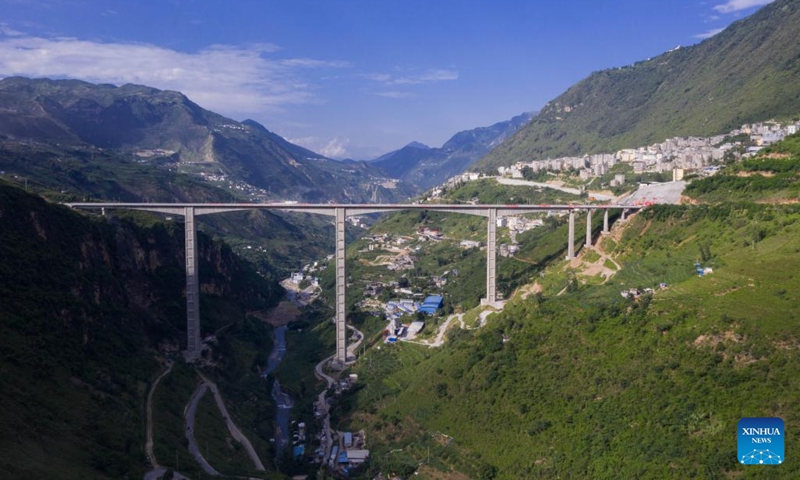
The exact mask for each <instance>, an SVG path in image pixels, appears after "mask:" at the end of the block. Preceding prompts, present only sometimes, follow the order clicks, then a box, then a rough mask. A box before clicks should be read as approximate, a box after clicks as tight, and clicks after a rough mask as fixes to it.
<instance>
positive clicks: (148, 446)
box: [144, 360, 173, 468]
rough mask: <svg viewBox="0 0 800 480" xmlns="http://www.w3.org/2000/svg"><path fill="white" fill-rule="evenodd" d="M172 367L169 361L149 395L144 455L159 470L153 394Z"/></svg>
mask: <svg viewBox="0 0 800 480" xmlns="http://www.w3.org/2000/svg"><path fill="white" fill-rule="evenodd" d="M172 365H173V364H172V361H170V360H167V369H166V370H164V371H163V372H161V375H159V376H158V378H156V379H155V381H154V382H153V386H152V387H150V393H148V394H147V409H146V410H147V438H146V439H145V443H144V453H145V455H146V456H147V460H149V461H150V465H152V467H153V468H158V467H159V466H160V465H159V464H158V460H156V456H155V454H154V453H153V394H154V393H155V391H156V387H158V382H160V381H161V379H162V378H164V377H165V376H166V375H167V374H168V373H169V372H171V371H172Z"/></svg>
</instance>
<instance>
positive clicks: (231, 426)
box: [198, 372, 265, 472]
mask: <svg viewBox="0 0 800 480" xmlns="http://www.w3.org/2000/svg"><path fill="white" fill-rule="evenodd" d="M198 374H199V375H200V377H201V378H202V379H203V380H204V381H205V383H206V384H208V386H209V388H211V392H212V393H213V394H214V400H216V402H217V408H219V411H220V413H222V418H224V419H225V424H226V425H227V426H228V431H229V432H230V433H231V436H232V437H233V438H234V439H236V441H237V442H239V443H241V444H242V446H243V447H244V448H245V450H246V451H247V455H248V456H249V457H250V460H252V461H253V466H254V467H255V469H256V470H258V471H259V472H263V471H264V470H265V469H264V464H263V463H261V459H260V458H258V455H257V454H256V449H255V448H253V444H251V443H250V440H249V439H248V438H247V437H246V436H245V435H244V434H243V433H242V431H241V430H239V427H237V426H236V424H235V423H233V419H232V418H231V415H230V414H229V413H228V409H227V408H226V407H225V402H223V401H222V395H220V394H219V389H218V388H217V384H216V383H214V382H212V381H210V380H209V379H207V378H206V377H205V376H204V375H203V374H202V373H199V372H198Z"/></svg>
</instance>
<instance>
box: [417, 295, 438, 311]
mask: <svg viewBox="0 0 800 480" xmlns="http://www.w3.org/2000/svg"><path fill="white" fill-rule="evenodd" d="M440 308H442V296H441V295H428V297H427V298H426V299H425V301H424V302H422V306H420V307H419V311H420V312H422V313H426V314H428V315H433V314H434V313H436V310H439V309H440Z"/></svg>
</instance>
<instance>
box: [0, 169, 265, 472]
mask: <svg viewBox="0 0 800 480" xmlns="http://www.w3.org/2000/svg"><path fill="white" fill-rule="evenodd" d="M0 218H1V219H2V225H3V227H2V228H0V352H2V359H3V360H2V362H0V376H2V379H3V380H2V381H3V388H0V412H1V414H0V432H2V433H1V434H0V468H2V470H3V472H4V473H3V477H4V478H11V479H21V478H63V479H89V478H91V479H94V478H141V477H142V474H143V472H144V470H145V468H146V460H145V458H144V453H143V443H144V400H145V396H146V393H147V389H148V386H149V384H150V382H151V381H152V380H153V379H154V378H155V376H156V374H157V373H158V371H159V369H160V368H161V366H160V365H159V362H158V361H157V360H156V357H157V355H158V354H157V350H156V348H157V346H159V348H161V349H162V352H161V355H163V354H164V352H163V349H164V346H165V345H173V346H174V348H175V349H177V348H180V347H181V345H182V343H183V344H185V331H186V323H185V322H186V320H185V311H186V307H185V299H184V295H183V289H184V287H185V273H184V268H183V243H184V240H183V229H182V227H181V226H180V225H174V224H164V223H160V222H154V223H151V224H150V225H147V226H141V225H139V226H137V225H136V224H134V223H133V222H132V221H130V220H124V219H119V218H115V219H110V220H108V221H106V220H105V219H100V218H96V217H95V218H90V217H87V216H84V215H79V214H77V213H75V212H71V211H69V210H68V209H66V208H64V207H59V206H53V205H49V204H47V203H46V202H45V201H44V200H42V199H41V198H39V197H37V196H34V195H31V194H27V193H25V192H24V191H22V190H21V189H19V188H17V187H14V186H10V185H8V184H7V183H5V182H0ZM198 246H199V255H198V257H199V261H200V273H201V275H200V281H201V287H200V290H201V292H202V294H201V305H202V330H203V334H206V333H210V332H214V331H216V330H218V329H219V328H221V327H223V326H225V325H230V326H229V327H228V328H227V329H226V330H225V331H226V332H227V333H226V334H225V335H224V336H221V341H220V345H223V344H224V346H225V347H227V348H222V347H220V348H218V354H219V355H218V356H217V357H216V358H215V359H216V363H217V367H216V369H215V370H210V371H208V373H209V374H210V375H213V376H215V377H217V378H220V380H218V382H220V385H221V388H224V389H226V390H227V391H228V393H229V395H230V397H232V398H236V399H237V402H238V399H239V398H240V397H241V396H244V398H245V399H246V400H247V402H249V403H247V404H246V405H249V406H250V407H248V408H254V409H258V410H260V411H262V412H268V411H270V410H268V409H269V408H270V406H271V399H270V397H269V392H267V391H266V388H262V389H261V390H258V389H254V388H252V385H248V388H247V389H246V391H245V392H240V391H238V390H237V388H236V385H242V386H240V387H239V388H242V387H243V385H244V384H245V383H246V381H247V380H248V378H249V379H250V380H252V379H255V380H258V379H259V377H258V375H257V374H256V373H255V372H254V371H253V370H252V369H251V368H252V366H253V364H254V363H258V362H261V363H262V364H263V361H265V359H266V355H267V353H268V349H269V331H268V330H267V329H266V328H265V326H264V325H263V324H262V323H261V322H256V321H253V320H250V319H248V318H246V316H245V312H246V311H248V310H257V309H261V308H264V307H266V306H270V305H273V304H275V303H276V301H277V299H278V297H279V290H280V289H279V288H278V286H277V285H276V283H275V282H274V281H270V280H266V279H264V278H262V277H261V276H259V275H257V274H256V273H255V271H254V269H253V267H252V266H250V265H249V264H247V263H244V262H242V261H241V260H240V259H238V258H237V257H236V256H235V255H233V254H232V252H231V250H230V248H229V247H227V246H226V245H224V244H221V243H215V242H212V241H211V240H210V239H209V237H208V236H206V235H204V234H202V233H201V234H199V236H198ZM259 347H260V348H259ZM183 348H185V345H184V347H183ZM178 370H180V369H179V368H178ZM183 371H184V372H185V371H188V379H189V382H190V383H189V385H190V386H189V389H190V390H191V389H192V388H193V384H194V383H195V382H196V376H195V374H194V373H193V372H191V370H188V369H184V370H183ZM175 375H178V374H177V373H176V374H175ZM182 378H184V379H185V378H187V377H186V374H183V377H182ZM175 383H176V382H173V377H169V376H168V377H167V378H166V379H165V381H164V382H162V384H161V385H162V387H161V391H162V392H164V394H165V396H166V398H167V399H170V400H169V402H171V403H169V405H171V406H175V404H176V403H177V404H179V405H177V406H175V407H174V408H175V410H176V411H177V412H178V413H177V414H176V416H175V417H170V416H169V414H168V412H167V411H165V410H164V409H162V410H159V412H158V413H159V418H162V419H163V418H169V419H170V422H167V421H163V422H160V423H159V425H158V429H157V433H160V432H162V431H163V430H165V429H167V430H168V429H169V428H171V426H175V428H176V429H177V430H176V431H175V432H173V437H172V438H175V439H176V440H175V443H174V444H164V443H163V442H162V443H160V444H157V445H156V446H157V448H159V449H161V450H160V451H162V452H163V451H166V452H168V454H167V456H166V458H164V455H162V457H161V458H162V461H163V460H168V459H170V458H175V457H174V456H175V450H176V448H179V447H180V448H181V451H184V448H183V447H182V446H181V444H180V440H181V438H182V435H183V428H184V427H183V424H182V421H181V418H182V417H181V412H182V408H183V406H184V405H185V399H183V398H182V397H181V396H180V395H178V394H177V390H174V388H175V387H177V385H174V384H175ZM223 385H224V386H223ZM181 401H183V403H182V404H181ZM240 405H245V402H244V401H242V403H241V404H239V403H236V402H234V403H233V405H231V407H230V408H231V410H232V411H238V412H242V411H243V410H242V407H240ZM263 415H264V416H266V415H267V414H266V413H264V414H263ZM173 420H175V421H174V422H173ZM248 427H250V425H248ZM253 427H255V425H253ZM248 431H252V429H251V428H248ZM271 433H272V432H271V428H270V427H269V426H264V431H259V434H261V435H266V438H267V439H268V438H269V435H270V434H271ZM263 443H266V440H263ZM184 455H185V454H184V453H182V454H181V456H182V458H184ZM181 461H182V462H183V463H182V465H184V468H186V469H187V471H189V472H194V468H195V467H193V466H192V465H189V462H188V461H187V460H186V459H184V460H181ZM170 465H172V463H170ZM187 465H188V466H187ZM193 476H194V475H193Z"/></svg>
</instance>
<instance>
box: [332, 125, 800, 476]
mask: <svg viewBox="0 0 800 480" xmlns="http://www.w3.org/2000/svg"><path fill="white" fill-rule="evenodd" d="M795 143H796V138H795V139H792V138H790V139H789V140H788V141H787V142H784V143H782V144H780V145H778V146H776V147H773V148H772V149H771V150H770V151H767V152H765V153H764V155H763V156H762V157H759V158H756V159H750V160H746V161H744V162H742V163H741V164H737V165H733V166H730V167H729V168H728V169H727V170H725V171H723V172H722V173H721V174H719V175H718V176H715V177H711V178H709V179H704V180H696V181H695V182H694V183H692V187H691V188H689V189H687V192H686V194H687V196H689V197H691V198H692V202H693V203H695V204H688V205H660V206H654V207H650V208H648V209H646V210H643V211H642V212H640V213H638V214H636V215H633V216H632V217H631V218H630V219H629V220H627V221H626V222H625V223H620V224H618V225H616V226H615V227H614V229H613V230H612V233H611V235H608V236H603V237H601V238H600V239H599V240H598V241H597V243H596V244H595V246H594V247H593V248H592V249H584V251H582V252H581V254H580V257H579V259H577V260H575V261H573V262H570V263H567V262H566V261H564V260H562V258H563V257H561V256H557V257H554V258H552V259H550V261H549V262H548V263H547V266H546V268H545V269H544V270H543V272H542V274H541V275H540V276H537V277H536V278H535V282H533V285H532V286H528V287H526V288H525V289H520V290H519V291H518V293H517V295H515V296H514V297H513V298H512V299H511V300H509V302H508V303H507V305H506V307H505V309H504V310H503V311H502V312H499V313H495V314H492V315H490V316H489V317H488V321H487V324H486V326H484V327H483V328H479V329H476V330H467V329H463V328H461V327H459V325H458V323H457V322H454V323H453V325H452V326H451V329H450V330H449V331H448V332H449V333H448V341H447V342H446V343H445V345H444V346H443V347H442V348H426V347H423V346H419V345H409V344H398V345H383V344H381V343H377V344H375V345H374V346H373V347H372V348H371V349H369V350H367V353H366V354H365V355H364V356H363V357H362V358H361V359H360V361H359V364H358V365H357V366H356V367H355V370H356V372H357V373H358V374H359V381H363V386H362V388H361V389H360V390H359V391H358V392H357V393H355V394H354V395H353V396H352V397H350V398H349V399H348V400H347V401H346V402H344V404H345V406H346V407H345V408H346V410H347V416H346V420H345V422H344V423H345V427H347V426H348V425H353V426H355V425H365V424H366V425H369V429H368V430H369V431H371V432H373V433H372V441H373V448H374V449H375V450H374V451H375V452H376V454H375V455H374V456H373V458H372V463H371V464H370V466H369V469H368V473H367V474H365V475H364V476H363V478H371V477H370V475H373V474H376V473H377V472H382V473H384V474H387V473H396V474H399V475H401V477H403V478H409V477H411V476H412V475H413V474H414V472H417V473H419V474H420V475H422V476H423V477H424V478H441V479H445V478H447V479H462V478H482V479H518V478H575V479H582V478H612V477H614V478H652V479H663V478H675V479H684V478H709V479H710V478H787V479H788V478H797V477H798V476H800V467H798V465H800V464H798V463H797V462H795V461H793V460H792V456H793V453H792V452H795V451H796V450H798V448H800V444H798V442H797V438H796V435H793V434H787V436H786V438H785V441H786V452H787V453H786V455H787V458H786V463H785V464H783V465H780V466H775V467H761V468H757V467H750V466H744V465H740V464H739V463H738V461H737V443H736V435H737V422H738V421H739V419H740V418H743V417H780V418H782V419H783V420H784V421H785V422H786V431H787V432H795V431H797V430H798V429H799V428H800V414H799V413H798V411H797V409H796V408H795V407H796V406H795V404H796V400H797V398H798V397H799V396H800V384H799V383H798V382H796V378H797V376H798V373H800V367H798V365H797V359H798V352H799V351H800V335H798V333H797V332H798V327H800V294H798V292H800V274H798V272H800V206H798V205H797V204H796V194H795V193H792V192H794V185H795V182H794V180H792V179H794V178H795V177H796V175H797V171H798V170H797V166H796V164H795V162H796V160H797V156H796V154H797V152H794V150H793V149H794V148H795V147H794V144H795ZM776 154H780V155H779V156H778V157H776ZM776 161H780V162H783V163H775V162H776ZM756 165H758V167H757V168H756ZM755 171H758V172H772V173H774V175H768V174H764V175H740V172H755ZM726 172H727V173H726ZM781 175H786V177H785V178H783V177H781ZM759 176H760V177H763V178H766V179H773V180H774V181H775V182H779V184H776V185H773V186H772V187H773V188H772V189H766V188H765V189H762V190H758V191H754V190H751V189H750V187H747V186H746V187H743V189H740V190H736V188H739V187H736V186H731V187H730V191H729V192H728V193H727V194H726V195H723V194H722V193H721V192H722V189H721V188H720V187H719V186H718V185H720V184H724V183H719V182H725V181H731V180H730V179H737V178H738V179H753V178H757V177H759ZM782 178H783V180H781V179H782ZM726 179H728V180H726ZM715 182H716V183H715ZM709 184H710V185H712V186H715V188H711V187H709ZM787 185H788V187H787ZM743 192H749V193H748V194H747V195H744V194H743ZM734 199H745V200H749V201H736V200H734ZM578 231H582V230H580V229H578ZM552 235H564V233H563V232H558V231H553V232H552ZM545 238H546V236H545V237H543V238H541V239H539V242H543V241H546V240H545ZM603 259H605V262H606V263H605V264H606V265H607V266H608V269H609V270H611V271H612V273H611V275H609V274H608V273H606V274H602V275H601V274H598V273H597V271H596V270H592V269H591V268H588V267H587V265H589V264H590V263H596V262H602V261H603ZM698 266H700V267H702V268H704V269H706V273H705V274H704V275H702V276H699V275H698V274H697V272H696V270H697V268H698ZM606 272H608V270H607V271H606ZM662 283H664V284H665V285H663V286H662V285H660V284H662ZM631 289H635V290H636V291H637V295H635V296H634V295H629V296H628V297H627V298H626V297H624V296H623V295H621V293H624V292H629V291H630V290H631ZM650 289H652V290H650ZM470 315H473V314H468V315H467V316H465V321H466V323H467V324H468V325H469V324H470V322H469V320H468V318H469V316H470ZM378 346H380V348H378ZM376 444H377V445H376Z"/></svg>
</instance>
